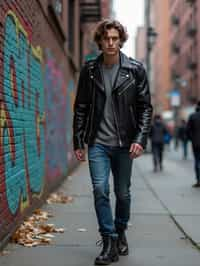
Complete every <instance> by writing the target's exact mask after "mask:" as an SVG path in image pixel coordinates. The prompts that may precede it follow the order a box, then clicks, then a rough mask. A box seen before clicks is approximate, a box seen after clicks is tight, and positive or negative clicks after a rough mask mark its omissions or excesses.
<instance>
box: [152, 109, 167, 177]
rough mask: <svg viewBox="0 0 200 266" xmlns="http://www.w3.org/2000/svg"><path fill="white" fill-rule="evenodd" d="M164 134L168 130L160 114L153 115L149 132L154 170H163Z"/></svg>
mask: <svg viewBox="0 0 200 266" xmlns="http://www.w3.org/2000/svg"><path fill="white" fill-rule="evenodd" d="M166 134H168V131H167V129H166V127H165V125H164V123H163V121H162V119H161V116H160V115H159V114H158V115H155V116H154V120H153V124H152V127H151V132H150V138H151V147H152V156H153V165H154V172H157V171H158V170H160V171H162V170H163V150H164V143H165V135H166Z"/></svg>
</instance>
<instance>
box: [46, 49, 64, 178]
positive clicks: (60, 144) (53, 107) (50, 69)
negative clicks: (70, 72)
mask: <svg viewBox="0 0 200 266" xmlns="http://www.w3.org/2000/svg"><path fill="white" fill-rule="evenodd" d="M45 95H46V98H45V109H46V134H45V136H46V162H47V176H48V179H55V178H56V177H57V176H60V175H64V174H66V172H67V143H66V112H65V110H66V107H65V106H66V97H67V88H66V82H65V79H64V75H63V71H62V68H61V67H59V66H58V65H57V64H56V61H55V58H54V56H53V55H52V53H51V51H50V50H48V49H47V50H46V66H45Z"/></svg>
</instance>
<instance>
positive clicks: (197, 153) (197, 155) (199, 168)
mask: <svg viewBox="0 0 200 266" xmlns="http://www.w3.org/2000/svg"><path fill="white" fill-rule="evenodd" d="M187 135H188V138H189V139H190V140H191V142H192V150H193V155H194V167H195V175H196V183H195V184H194V185H193V187H200V137H199V136H200V101H199V102H198V103H197V106H196V112H195V113H193V114H191V115H190V117H189V119H188V123H187Z"/></svg>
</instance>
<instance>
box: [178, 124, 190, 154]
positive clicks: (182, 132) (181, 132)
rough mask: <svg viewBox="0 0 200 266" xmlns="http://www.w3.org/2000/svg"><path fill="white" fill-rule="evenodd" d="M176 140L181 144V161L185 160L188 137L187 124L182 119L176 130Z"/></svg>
mask: <svg viewBox="0 0 200 266" xmlns="http://www.w3.org/2000/svg"><path fill="white" fill-rule="evenodd" d="M178 138H179V140H180V142H181V148H182V154H183V159H187V156H188V136H187V123H186V121H185V120H184V119H182V120H181V122H180V126H179V128H178Z"/></svg>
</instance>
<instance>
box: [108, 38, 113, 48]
mask: <svg viewBox="0 0 200 266" xmlns="http://www.w3.org/2000/svg"><path fill="white" fill-rule="evenodd" d="M108 43H109V45H110V46H111V45H113V40H112V38H110V39H109V42H108Z"/></svg>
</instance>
